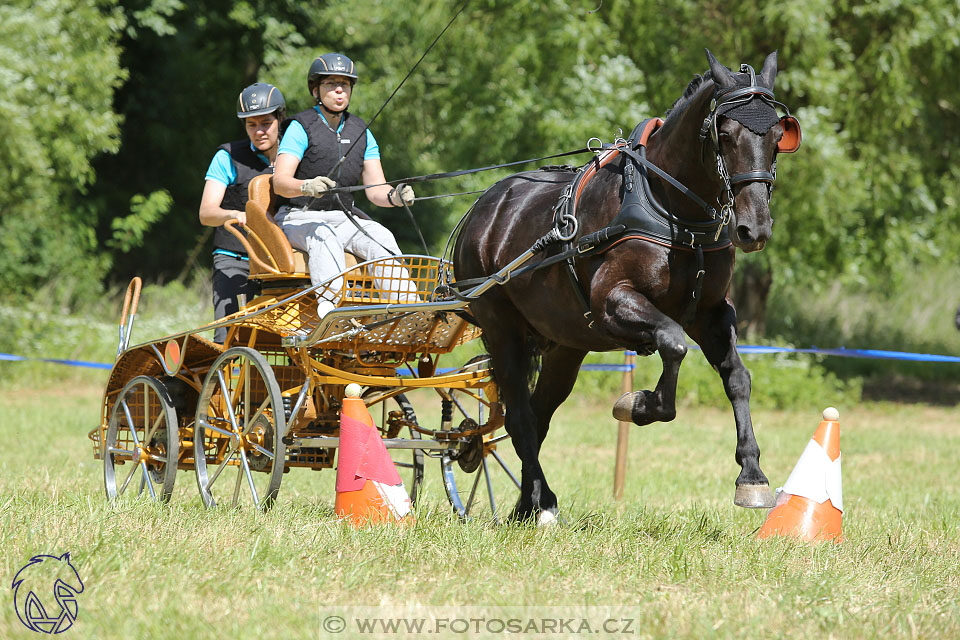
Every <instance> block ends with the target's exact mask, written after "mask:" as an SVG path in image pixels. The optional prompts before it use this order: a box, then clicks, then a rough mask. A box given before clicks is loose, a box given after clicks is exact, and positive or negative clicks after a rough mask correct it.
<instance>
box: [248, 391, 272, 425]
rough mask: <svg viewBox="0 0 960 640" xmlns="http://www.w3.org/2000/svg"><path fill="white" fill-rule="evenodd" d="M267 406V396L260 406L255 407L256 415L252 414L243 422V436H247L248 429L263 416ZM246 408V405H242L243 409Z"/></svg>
mask: <svg viewBox="0 0 960 640" xmlns="http://www.w3.org/2000/svg"><path fill="white" fill-rule="evenodd" d="M268 404H270V397H269V396H267V397H266V398H264V400H263V402H261V403H260V406H259V407H257V411H256V413H254V414H253V416H251V418H250V420H244V422H245V425H244V427H243V435H247V434H248V433H249V432H250V427H251V426H252V425H253V424H254V423H256V421H257V418H259V417H260V416H261V415H263V410H264V409H265V408H266V407H267V405H268ZM246 406H248V405H244V407H246Z"/></svg>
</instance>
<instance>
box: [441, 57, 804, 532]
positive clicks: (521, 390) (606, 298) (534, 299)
mask: <svg viewBox="0 0 960 640" xmlns="http://www.w3.org/2000/svg"><path fill="white" fill-rule="evenodd" d="M707 59H708V60H709V63H710V70H709V71H708V72H707V73H706V74H705V75H704V76H702V77H701V76H697V77H695V78H694V79H693V81H692V82H691V83H690V85H689V86H688V87H687V89H686V91H685V92H684V94H683V96H682V97H681V98H680V99H678V100H677V102H676V103H675V104H674V105H673V107H672V108H671V109H670V110H669V111H668V112H667V115H666V119H665V120H659V119H655V120H650V121H646V122H644V123H641V125H638V127H637V129H636V130H634V133H633V135H631V139H630V140H628V141H622V140H621V141H618V142H617V143H616V144H614V145H611V146H609V147H607V148H606V149H605V150H603V151H600V152H598V153H597V156H596V157H595V158H594V159H593V160H592V161H591V162H589V163H587V165H585V166H584V167H582V168H581V169H580V170H579V171H573V170H572V169H569V168H567V169H566V170H564V169H552V170H540V171H531V172H526V173H520V174H516V175H514V176H511V177H509V178H506V179H504V180H502V181H500V182H498V183H497V184H496V185H494V186H493V187H491V188H490V189H489V190H488V191H487V192H486V193H484V194H483V195H482V196H481V197H480V198H479V199H478V201H477V202H476V204H475V205H474V207H473V209H472V211H471V212H470V213H469V214H468V216H467V217H466V218H465V220H464V221H463V222H462V226H461V229H460V231H459V234H458V236H457V238H456V242H455V246H454V254H453V259H454V268H455V273H456V277H457V280H458V282H459V281H464V280H474V279H477V278H481V277H483V276H486V275H489V274H493V273H496V272H497V271H500V270H501V269H503V268H504V267H505V266H507V265H508V264H509V263H510V262H511V261H513V260H514V259H515V258H517V256H519V255H521V254H523V253H524V251H525V250H528V249H530V248H531V247H533V251H534V253H535V254H536V255H538V256H540V257H543V260H542V261H539V262H537V263H531V264H530V265H528V266H527V267H526V268H524V269H523V270H522V271H521V270H520V269H516V270H513V271H512V272H511V273H510V275H511V276H512V277H510V278H508V280H507V282H505V283H504V284H503V285H502V286H496V287H493V288H491V289H489V290H488V291H487V292H486V293H484V294H483V295H482V296H480V297H479V298H478V299H476V300H475V301H474V302H473V303H472V304H471V310H472V314H473V316H474V317H475V319H476V322H477V324H479V325H480V327H482V329H483V335H484V340H485V344H486V347H487V349H488V350H489V353H490V356H491V358H492V364H493V369H494V375H495V378H496V380H497V383H498V384H499V386H500V389H501V398H502V400H503V402H504V403H505V405H506V412H507V413H506V429H507V432H508V433H509V434H510V436H511V438H512V439H513V443H514V447H515V448H516V452H517V455H518V456H519V458H520V461H521V464H522V481H521V491H520V498H519V501H518V503H517V505H516V508H515V509H514V514H513V516H514V517H515V518H518V519H526V518H531V517H535V518H537V519H538V521H539V522H541V523H545V522H549V521H552V520H553V519H554V518H555V515H556V512H557V498H556V496H555V495H554V493H553V492H552V491H551V490H550V488H549V487H548V485H547V481H546V478H545V477H544V474H543V469H542V468H541V467H540V463H539V461H538V455H539V451H540V446H541V444H542V443H543V440H544V438H545V437H546V435H547V431H548V430H549V428H550V420H551V417H552V416H553V413H554V411H555V410H556V409H557V407H559V406H560V404H561V403H562V402H563V401H564V400H565V399H566V398H567V396H569V394H570V392H571V390H572V388H573V385H574V382H575V381H576V378H577V374H578V371H579V368H580V365H581V363H582V361H583V358H584V356H586V354H587V353H588V352H590V351H610V350H619V349H625V348H626V349H634V350H636V351H637V352H638V353H640V354H641V355H650V354H652V353H653V352H654V351H657V352H659V353H660V358H661V360H662V362H663V373H662V375H661V376H660V380H659V381H658V383H657V387H656V389H655V390H654V391H637V392H633V393H628V394H625V395H624V396H622V397H621V398H620V399H619V400H618V401H617V402H616V404H615V406H614V408H613V415H614V417H616V418H617V419H619V420H632V421H633V422H634V423H636V424H638V425H644V424H649V423H651V422H655V421H669V420H673V418H674V417H675V416H676V407H675V400H676V387H677V374H678V372H679V369H680V364H681V362H682V360H683V358H684V356H685V355H686V353H687V345H686V340H685V338H684V331H686V333H687V334H689V335H690V337H692V338H693V339H694V340H695V341H696V342H697V344H699V345H700V347H701V348H702V349H703V353H704V355H705V356H706V358H707V360H708V361H709V362H710V364H712V365H713V367H714V368H715V369H716V370H717V371H718V372H719V374H720V378H721V379H722V381H723V385H724V388H725V390H726V393H727V396H728V397H729V398H730V402H731V404H732V405H733V413H734V418H735V420H736V425H737V448H736V460H737V462H738V463H739V464H740V466H741V472H740V475H739V477H738V478H737V481H736V485H737V489H736V494H735V498H734V502H735V503H736V504H737V505H739V506H742V507H772V506H773V496H772V494H771V492H770V488H769V486H768V482H767V478H766V476H765V475H764V474H763V472H762V471H761V470H760V450H759V447H758V446H757V441H756V438H755V437H754V433H753V425H752V422H751V419H750V404H749V403H750V374H749V372H748V371H747V369H746V367H744V365H743V363H742V362H741V360H740V356H739V354H738V353H737V346H736V342H737V335H736V311H735V310H734V308H733V305H732V304H731V302H730V301H729V300H728V299H727V297H726V294H727V290H728V288H729V286H730V280H731V277H732V274H733V265H734V256H735V248H736V247H740V248H741V249H743V250H744V251H757V250H760V249H763V247H764V244H765V243H766V242H767V240H768V239H769V238H770V234H771V227H772V224H773V220H772V218H771V215H770V209H769V201H770V196H771V192H772V188H773V181H774V177H775V174H776V158H777V153H778V151H779V152H791V151H794V150H796V148H797V147H798V146H799V143H800V129H799V124H798V123H797V121H796V120H795V119H794V118H792V117H790V116H789V111H787V115H785V116H783V117H780V116H779V114H778V112H777V110H776V109H777V107H779V108H781V109H783V110H784V111H786V107H784V106H783V105H782V104H781V103H779V102H776V100H775V99H774V95H773V83H774V77H775V76H776V73H777V55H776V52H774V53H771V54H770V55H769V56H767V58H766V60H765V62H764V64H763V68H762V70H761V71H760V73H759V74H756V73H755V72H754V70H753V68H752V67H750V66H749V65H742V66H741V68H740V71H739V72H736V73H734V72H732V71H731V70H730V69H728V68H726V67H725V66H723V65H722V64H720V63H719V62H717V60H716V59H715V58H714V57H713V55H712V54H711V53H710V52H709V51H707ZM548 169H549V168H548ZM709 203H716V206H712V205H711V204H709ZM537 357H539V358H540V364H541V367H540V373H539V375H538V376H537V377H536V384H535V386H534V387H533V388H532V389H531V380H532V379H533V377H534V373H535V371H536V359H537Z"/></svg>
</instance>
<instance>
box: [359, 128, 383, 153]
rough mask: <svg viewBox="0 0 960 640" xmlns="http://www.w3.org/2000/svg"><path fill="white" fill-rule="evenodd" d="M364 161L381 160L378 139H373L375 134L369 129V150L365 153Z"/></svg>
mask: <svg viewBox="0 0 960 640" xmlns="http://www.w3.org/2000/svg"><path fill="white" fill-rule="evenodd" d="M363 159H364V160H379V159H380V145H378V144H377V139H376V138H374V137H373V134H372V133H371V132H370V129H367V150H366V151H364V152H363Z"/></svg>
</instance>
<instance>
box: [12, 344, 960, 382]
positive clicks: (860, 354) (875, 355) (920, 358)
mask: <svg viewBox="0 0 960 640" xmlns="http://www.w3.org/2000/svg"><path fill="white" fill-rule="evenodd" d="M690 348H691V349H697V350H699V347H698V346H696V345H691V346H690ZM737 351H739V352H740V353H744V354H767V353H811V354H819V355H825V356H836V357H839V358H867V359H872V360H898V361H901V362H949V363H960V356H945V355H938V354H933V353H911V352H909V351H886V350H883V349H847V348H844V347H840V348H838V349H818V348H817V347H810V348H805V349H796V348H793V347H770V346H764V345H751V344H742V345H738V346H737ZM624 353H625V354H626V355H637V353H636V352H635V351H625V352H624ZM0 360H6V361H11V362H48V363H51V364H62V365H67V366H71V367H88V368H91V369H112V368H113V363H106V362H87V361H84V360H64V359H60V358H28V357H26V356H18V355H14V354H12V353H0ZM634 367H635V365H629V364H603V363H588V364H585V365H582V366H581V367H580V369H581V370H583V371H633V369H634ZM456 370H457V369H456V368H445V369H438V370H437V373H450V372H452V371H456ZM399 371H400V373H401V374H402V375H414V374H413V371H411V370H410V369H405V370H404V369H400V370H399Z"/></svg>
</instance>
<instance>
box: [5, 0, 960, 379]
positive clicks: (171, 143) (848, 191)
mask: <svg viewBox="0 0 960 640" xmlns="http://www.w3.org/2000/svg"><path fill="white" fill-rule="evenodd" d="M460 6H461V3H459V2H451V1H449V0H417V1H414V0H390V1H389V2H387V1H386V0H351V1H347V0H330V1H328V2H324V3H315V2H309V1H307V0H273V1H271V2H267V1H266V0H247V1H240V2H234V1H228V0H198V1H196V2H190V3H186V2H183V1H182V0H40V1H39V2H37V1H31V2H28V1H27V0H12V2H7V3H5V4H4V5H3V6H2V7H0V43H2V44H0V80H2V81H3V86H4V91H2V92H0V133H2V134H3V137H4V140H5V142H6V144H5V145H3V147H2V150H0V181H2V183H3V184H4V185H5V188H4V189H3V190H0V304H5V305H14V306H18V307H23V306H25V305H28V301H30V300H34V301H39V302H38V304H40V305H42V306H43V307H44V308H51V307H52V308H54V309H57V310H58V311H59V312H71V311H73V312H78V313H83V314H90V313H97V312H101V313H103V312H104V311H105V307H104V305H100V304H99V303H98V301H99V300H102V299H103V298H104V296H107V297H109V295H110V294H111V292H115V291H116V290H117V289H118V288H119V287H120V286H122V284H120V283H123V282H125V281H126V280H127V279H128V278H129V277H130V276H132V275H141V276H144V277H145V278H146V279H147V280H148V281H150V282H161V283H162V282H169V281H171V280H176V281H178V282H179V283H181V285H189V283H190V282H192V281H194V280H196V279H198V278H199V279H203V278H205V277H206V273H205V272H204V271H203V269H205V268H209V249H210V239H211V233H210V230H209V229H207V228H204V227H202V226H200V225H199V223H198V220H197V208H198V205H199V198H200V193H201V190H202V186H203V175H204V171H205V169H206V166H207V164H208V163H209V160H210V157H211V156H212V153H213V151H214V149H215V147H216V146H217V145H218V144H220V143H221V142H223V141H226V140H231V139H237V138H240V137H242V135H243V132H242V129H241V127H240V125H239V123H238V122H237V120H236V118H235V112H234V104H235V100H236V95H237V93H238V92H239V90H240V89H241V88H242V87H244V86H246V85H247V84H249V83H251V82H254V81H266V82H271V83H274V84H276V85H278V86H279V87H280V88H281V89H282V90H283V92H284V94H285V96H286V97H287V101H288V105H289V111H291V112H293V111H295V110H299V109H302V108H305V107H307V106H308V101H307V92H306V90H305V89H306V87H305V72H306V68H307V67H308V65H309V63H310V61H311V60H312V59H313V57H314V56H315V55H317V54H319V53H322V52H326V51H343V52H345V53H347V54H349V55H350V56H351V57H353V58H354V59H355V60H357V61H358V64H359V71H360V74H361V80H360V84H359V85H358V86H357V91H356V93H355V98H354V103H353V105H352V109H353V110H354V111H355V112H357V113H358V114H359V115H361V116H363V117H365V118H367V119H370V118H371V117H372V116H373V115H374V114H375V113H376V112H377V110H378V109H379V108H380V106H381V105H382V104H383V101H384V100H385V99H386V97H387V96H388V95H389V94H390V92H391V91H393V89H394V88H395V87H396V86H397V84H398V83H399V82H400V80H401V79H402V78H403V76H404V75H405V74H406V73H407V71H408V70H409V69H410V67H411V66H412V65H413V63H414V62H415V61H416V60H417V59H418V58H419V57H420V55H421V53H422V52H423V51H424V49H425V48H426V47H427V45H428V44H429V43H430V42H431V41H432V40H433V38H434V37H435V36H436V34H437V33H439V32H440V30H441V29H442V28H443V26H444V25H445V24H446V23H447V22H448V21H449V20H450V18H451V17H452V16H453V15H454V13H455V12H456V10H457V9H458V8H459V7H460ZM956 8H957V7H956V2H955V1H954V0H917V1H914V2H909V3H906V2H899V1H895V0H883V1H877V0H871V1H867V0H839V1H827V0H809V1H808V2H803V3H791V2H781V1H774V0H751V1H749V2H748V1H745V0H732V1H724V2H719V1H716V0H670V1H669V2H667V1H665V0H635V1H634V2H629V3H627V2H601V0H509V1H507V0H471V1H470V2H469V3H468V6H467V8H466V9H465V10H464V12H463V13H462V15H460V16H459V18H458V19H457V20H456V22H455V23H454V24H453V26H452V27H451V28H450V31H449V32H448V33H447V34H446V35H445V36H444V37H443V38H442V39H441V40H440V41H439V43H438V44H437V46H436V48H435V49H434V50H433V51H432V52H431V53H430V55H429V56H427V58H426V59H425V60H424V61H423V63H422V64H421V66H420V67H419V69H418V70H417V71H416V72H415V73H414V74H413V76H412V77H411V79H410V81H409V82H407V84H406V85H405V86H404V87H403V88H402V89H401V90H400V92H399V93H398V94H397V96H396V98H395V99H394V100H393V101H392V102H391V103H390V104H389V105H388V106H387V108H386V109H384V111H383V113H382V114H381V115H380V117H379V118H378V119H377V121H376V122H375V123H374V125H373V130H374V131H375V133H376V136H377V139H378V141H379V142H380V144H381V148H382V152H383V157H384V165H385V169H386V172H387V175H388V177H390V178H400V177H403V176H410V175H420V174H425V173H431V172H437V171H448V170H454V169H463V168H470V167H477V166H483V165H487V164H494V163H499V162H504V161H510V160H515V159H519V158H526V157H535V156H539V155H545V154H548V153H554V152H559V151H565V150H569V149H574V148H577V147H579V146H582V145H583V143H584V142H585V141H586V140H587V139H588V138H590V137H591V136H597V137H600V138H601V139H603V140H611V139H612V138H613V137H614V136H615V135H616V134H617V132H618V130H623V131H629V130H630V129H631V128H632V127H633V126H634V125H635V124H636V123H637V122H638V121H639V120H640V119H642V118H644V117H647V116H650V115H659V114H662V113H663V112H664V111H665V110H666V109H668V108H669V107H670V106H671V105H672V103H673V101H674V100H675V99H676V98H677V97H678V96H679V95H680V94H681V92H682V90H683V88H684V87H685V86H686V85H687V83H688V82H689V80H690V79H691V78H692V77H693V76H694V74H697V73H702V72H704V71H705V69H706V67H707V64H706V60H705V57H704V54H703V49H704V48H705V47H709V48H710V49H711V50H712V51H713V52H714V53H715V54H716V55H717V56H718V58H719V59H720V60H721V61H723V62H725V63H726V64H727V65H728V66H731V67H736V66H737V65H738V64H739V63H740V62H749V63H752V64H754V65H759V64H760V63H761V62H762V60H763V57H764V56H765V55H766V54H767V53H768V52H769V51H771V50H774V49H777V50H779V53H780V58H779V59H780V73H779V75H778V76H777V96H778V98H779V99H781V100H782V101H783V102H785V103H786V104H788V105H790V107H791V109H792V110H793V112H794V113H795V114H796V115H797V116H798V117H799V119H800V120H801V122H802V124H803V130H804V145H803V147H802V148H801V151H800V153H798V154H795V155H793V156H790V157H787V158H784V160H783V162H781V163H780V167H779V169H780V171H779V176H778V178H779V179H778V181H777V190H776V194H775V197H774V201H773V210H774V215H775V218H776V221H777V224H776V226H775V235H774V239H773V241H772V242H771V243H770V244H768V248H767V249H766V250H765V251H764V252H762V253H760V254H752V255H749V256H741V262H740V265H739V268H740V273H741V274H750V273H754V274H756V273H760V274H766V275H767V276H768V277H770V278H771V279H772V286H771V289H770V296H769V299H767V300H765V301H762V302H765V304H766V327H765V335H761V336H751V337H757V338H760V339H767V340H771V341H781V342H782V341H787V342H792V343H796V344H801V345H809V344H817V345H818V346H841V345H844V346H847V347H874V348H887V349H903V350H910V349H915V350H926V351H932V352H938V353H950V352H952V353H956V352H960V339H958V337H957V332H956V331H955V330H954V327H953V309H954V308H955V306H956V304H957V303H958V302H960V287H958V286H957V281H958V276H960V270H958V268H957V258H958V248H960V237H958V236H960V207H958V198H960V193H958V190H960V164H958V162H957V154H958V145H957V144H956V143H957V141H958V133H960V85H958V84H957V83H956V81H955V77H954V70H955V69H956V68H957V67H958V63H960V38H958V36H957V34H958V33H960V29H957V26H958V25H957V20H958V13H957V11H956ZM500 175H501V174H496V173H486V174H479V175H475V176H469V177H464V178H460V179H457V180H453V181H444V182H438V183H430V184H425V185H423V186H422V187H421V188H420V189H418V193H419V194H420V195H434V194H440V193H447V192H455V191H467V190H472V189H480V188H484V187H486V186H488V185H490V184H491V183H492V182H493V181H495V180H496V179H497V178H498V177H500ZM470 201H471V200H470V198H465V197H461V198H447V199H438V200H430V201H425V202H420V203H418V204H417V206H416V208H415V213H416V215H417V218H418V221H419V223H420V226H421V227H422V229H423V231H424V233H425V235H426V236H427V239H428V242H429V243H430V245H431V249H432V250H433V251H436V252H439V251H440V250H442V247H443V244H444V242H445V240H446V237H447V234H448V232H449V231H450V229H451V228H452V225H453V223H454V222H455V221H456V220H457V219H458V218H459V217H460V216H461V215H462V214H463V212H464V211H465V210H466V209H467V207H468V206H469V204H470ZM363 204H364V203H363V201H362V199H361V205H363ZM366 208H367V209H368V210H369V212H370V213H371V214H373V215H374V216H378V217H379V218H380V219H381V220H382V221H384V222H385V223H387V224H388V225H389V226H390V227H391V228H393V229H394V230H395V231H396V232H397V235H398V237H399V238H400V240H401V245H402V246H404V247H406V248H410V249H414V248H415V247H416V240H415V239H416V234H415V233H414V232H413V230H412V229H411V228H410V225H409V224H408V223H407V222H406V220H405V219H404V220H403V221H400V220H399V219H397V218H395V217H394V216H393V212H391V211H389V210H380V211H378V210H377V208H376V207H372V206H367V207H366ZM739 285H740V286H741V288H747V287H749V286H750V285H749V284H748V283H747V282H746V281H742V282H740V283H739ZM844 314H846V315H844ZM104 315H105V313H104ZM761 326H762V325H761ZM17 341H20V342H21V343H22V339H20V338H17V339H16V340H15V339H14V338H13V335H12V333H6V335H4V336H3V337H2V339H0V342H3V343H4V344H0V347H2V348H4V349H6V350H11V349H14V350H16V349H17V348H18V347H19V346H20V345H18V344H12V345H11V343H14V342H17ZM19 351H20V352H22V351H23V348H22V347H20V348H19ZM831 366H832V365H831ZM835 368H837V369H838V370H843V371H850V372H852V373H854V374H860V373H864V372H868V373H869V372H870V371H877V368H876V367H875V366H874V364H873V363H868V364H857V365H848V364H843V365H837V366H836V367H835ZM881 368H882V367H881ZM954 369H956V368H955V367H954V368H953V369H951V370H949V371H942V370H941V371H938V372H937V373H936V374H933V375H935V376H937V377H940V376H946V377H948V378H953V379H960V375H958V374H957V373H956V371H954ZM919 375H924V374H922V373H920V374H919Z"/></svg>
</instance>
